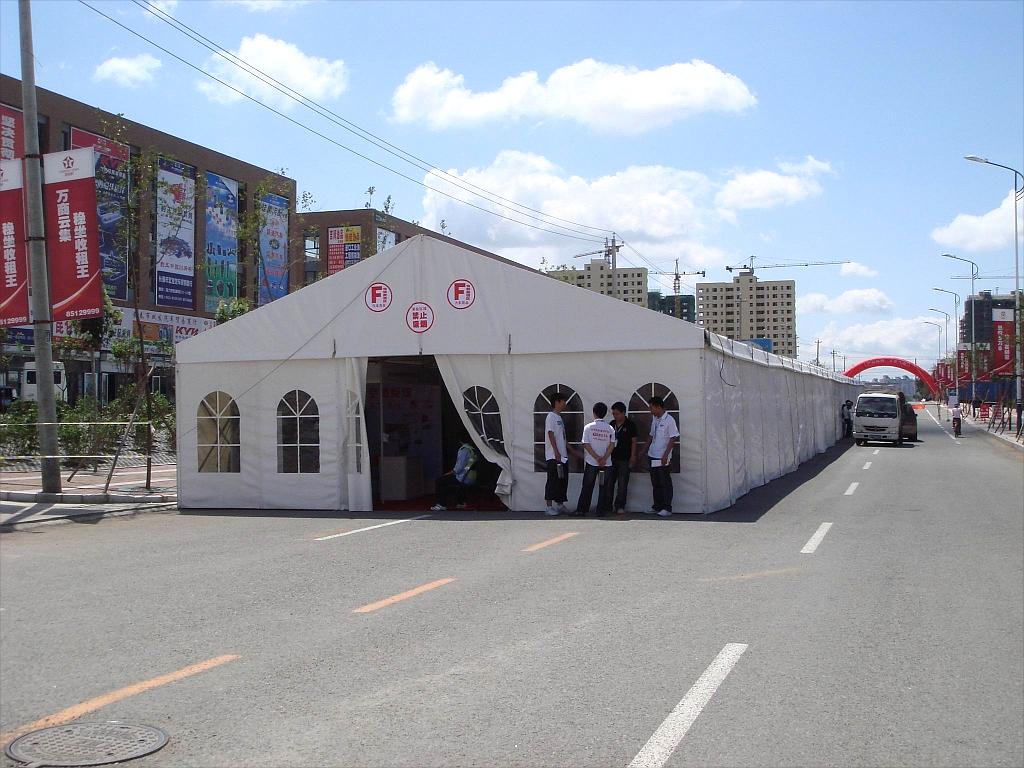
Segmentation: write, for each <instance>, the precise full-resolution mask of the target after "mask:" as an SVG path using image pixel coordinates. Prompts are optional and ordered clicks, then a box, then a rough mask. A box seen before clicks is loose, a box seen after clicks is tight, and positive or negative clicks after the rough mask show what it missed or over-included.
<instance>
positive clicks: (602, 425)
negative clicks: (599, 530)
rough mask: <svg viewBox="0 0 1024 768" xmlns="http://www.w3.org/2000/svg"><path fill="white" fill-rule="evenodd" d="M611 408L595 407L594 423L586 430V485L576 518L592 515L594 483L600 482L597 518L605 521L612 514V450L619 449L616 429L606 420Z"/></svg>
mask: <svg viewBox="0 0 1024 768" xmlns="http://www.w3.org/2000/svg"><path fill="white" fill-rule="evenodd" d="M607 415H608V406H607V405H605V404H604V403H595V404H594V420H593V421H592V422H590V423H589V424H587V426H585V427H584V428H583V485H582V486H581V487H580V498H579V501H577V502H576V512H575V513H574V514H575V516H576V517H585V516H586V514H587V512H589V511H590V500H591V499H592V498H593V496H594V482H595V481H597V480H600V483H599V485H600V489H599V490H598V492H597V516H598V517H604V516H605V515H607V514H608V513H609V512H611V511H612V494H611V489H612V479H611V477H610V476H609V473H610V472H611V467H612V449H613V448H614V447H615V429H614V428H613V427H612V426H611V424H609V423H608V422H606V421H604V417H605V416H607Z"/></svg>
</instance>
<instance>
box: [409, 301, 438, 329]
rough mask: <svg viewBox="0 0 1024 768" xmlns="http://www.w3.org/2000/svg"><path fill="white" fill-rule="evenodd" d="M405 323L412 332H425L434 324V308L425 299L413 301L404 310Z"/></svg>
mask: <svg viewBox="0 0 1024 768" xmlns="http://www.w3.org/2000/svg"><path fill="white" fill-rule="evenodd" d="M405 324H406V325H408V326H409V330H410V331H412V332H413V333H426V332H427V331H429V330H430V326H432V325H433V324H434V310H433V309H431V307H430V305H429V304H427V302H425V301H415V302H413V303H412V305H410V307H409V308H408V309H407V310H405Z"/></svg>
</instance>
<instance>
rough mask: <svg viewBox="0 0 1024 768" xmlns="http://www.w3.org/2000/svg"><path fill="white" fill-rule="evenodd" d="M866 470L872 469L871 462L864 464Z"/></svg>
mask: <svg viewBox="0 0 1024 768" xmlns="http://www.w3.org/2000/svg"><path fill="white" fill-rule="evenodd" d="M864 469H871V462H870V461H865V462H864Z"/></svg>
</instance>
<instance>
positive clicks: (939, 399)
mask: <svg viewBox="0 0 1024 768" xmlns="http://www.w3.org/2000/svg"><path fill="white" fill-rule="evenodd" d="M921 322H922V323H924V324H925V325H934V326H935V327H936V328H938V329H939V355H940V356H941V355H942V326H941V325H939V324H938V323H933V322H932V321H931V320H922V321H921ZM935 368H936V374H937V373H938V361H937V360H936V364H935ZM941 401H942V393H941V392H939V393H937V394H936V396H935V413H936V414H938V413H939V403H940V402H941Z"/></svg>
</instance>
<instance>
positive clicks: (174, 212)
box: [156, 157, 196, 309]
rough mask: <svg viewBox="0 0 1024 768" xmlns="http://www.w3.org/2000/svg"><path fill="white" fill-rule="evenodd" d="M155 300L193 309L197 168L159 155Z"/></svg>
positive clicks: (168, 305) (165, 304) (158, 302)
mask: <svg viewBox="0 0 1024 768" xmlns="http://www.w3.org/2000/svg"><path fill="white" fill-rule="evenodd" d="M156 239H157V265H156V303H157V305H158V306H161V307H182V308H184V309H193V308H194V307H193V304H194V301H193V296H194V295H195V266H196V257H195V242H196V169H195V167H194V166H191V165H186V164H185V163H180V162H178V161H177V160H168V159H167V158H165V157H161V158H160V164H159V169H158V170H157V189H156Z"/></svg>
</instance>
